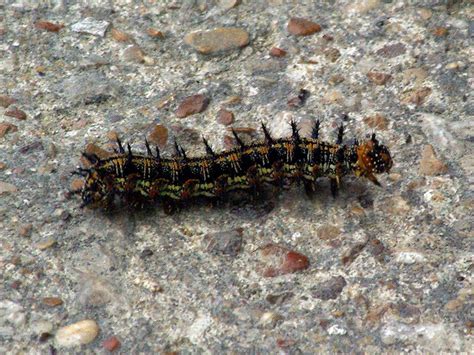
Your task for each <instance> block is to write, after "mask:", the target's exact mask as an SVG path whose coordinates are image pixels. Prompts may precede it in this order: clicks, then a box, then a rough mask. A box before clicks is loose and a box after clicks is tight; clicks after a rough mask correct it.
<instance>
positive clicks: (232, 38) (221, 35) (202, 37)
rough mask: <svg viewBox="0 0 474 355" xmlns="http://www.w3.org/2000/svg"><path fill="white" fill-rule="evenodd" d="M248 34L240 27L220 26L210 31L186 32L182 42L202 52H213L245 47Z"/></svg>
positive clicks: (247, 42) (247, 41)
mask: <svg viewBox="0 0 474 355" xmlns="http://www.w3.org/2000/svg"><path fill="white" fill-rule="evenodd" d="M249 39H250V38H249V34H248V32H247V31H245V30H243V29H241V28H235V27H220V28H216V29H213V30H210V31H198V32H192V33H188V34H187V35H186V36H185V37H184V42H185V43H186V44H188V45H190V46H192V47H193V48H194V49H195V50H197V51H198V52H199V53H202V54H213V53H219V52H224V51H229V50H232V49H238V48H242V47H245V46H246V45H247V44H249Z"/></svg>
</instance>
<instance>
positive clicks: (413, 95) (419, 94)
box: [401, 87, 432, 106]
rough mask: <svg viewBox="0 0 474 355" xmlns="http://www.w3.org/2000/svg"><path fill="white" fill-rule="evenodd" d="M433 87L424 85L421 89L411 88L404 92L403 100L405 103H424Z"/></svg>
mask: <svg viewBox="0 0 474 355" xmlns="http://www.w3.org/2000/svg"><path fill="white" fill-rule="evenodd" d="M431 91H432V90H431V88H428V87H422V88H420V89H413V90H409V91H407V92H405V93H403V94H402V98H401V102H402V103H404V104H415V105H417V106H419V105H421V104H423V103H424V102H425V101H426V98H427V97H428V96H429V95H430V94H431Z"/></svg>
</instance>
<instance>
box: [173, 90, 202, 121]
mask: <svg viewBox="0 0 474 355" xmlns="http://www.w3.org/2000/svg"><path fill="white" fill-rule="evenodd" d="M209 101H210V100H209V99H208V98H207V97H206V96H204V95H202V94H198V95H192V96H188V97H186V98H185V99H184V100H183V101H182V102H181V103H180V104H179V106H178V109H177V110H176V116H177V117H179V118H184V117H187V116H190V115H193V114H195V113H200V112H202V111H204V110H205V109H206V108H207V106H208V105H209Z"/></svg>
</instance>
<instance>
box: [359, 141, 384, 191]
mask: <svg viewBox="0 0 474 355" xmlns="http://www.w3.org/2000/svg"><path fill="white" fill-rule="evenodd" d="M356 153H357V162H356V164H355V168H354V172H355V174H356V175H357V176H365V177H366V178H368V179H369V180H370V181H372V182H373V183H374V184H376V185H380V183H379V182H378V181H377V179H376V178H375V176H374V174H381V173H389V172H390V169H391V168H392V165H393V161H392V157H391V156H390V152H389V150H388V148H387V147H386V146H384V145H382V144H379V142H378V140H377V139H375V134H373V135H372V138H371V139H370V140H368V141H365V142H362V143H361V144H360V145H358V146H357V147H356Z"/></svg>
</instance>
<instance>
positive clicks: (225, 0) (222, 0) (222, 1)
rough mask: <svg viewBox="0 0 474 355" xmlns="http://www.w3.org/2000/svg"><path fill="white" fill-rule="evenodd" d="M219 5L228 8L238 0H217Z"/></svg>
mask: <svg viewBox="0 0 474 355" xmlns="http://www.w3.org/2000/svg"><path fill="white" fill-rule="evenodd" d="M218 3H219V7H220V8H221V9H224V10H230V9H232V8H233V7H235V6H237V5H238V4H239V3H240V0H219V2H218Z"/></svg>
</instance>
